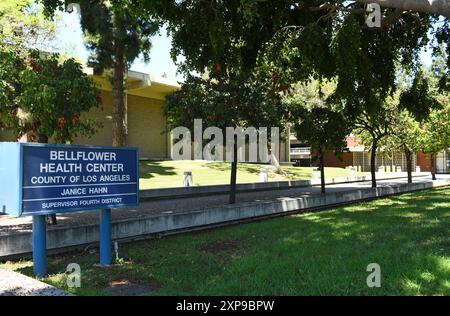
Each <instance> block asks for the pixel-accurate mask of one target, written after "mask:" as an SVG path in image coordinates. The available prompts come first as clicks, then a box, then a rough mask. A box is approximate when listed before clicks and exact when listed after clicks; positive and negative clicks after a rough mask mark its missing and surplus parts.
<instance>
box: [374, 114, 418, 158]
mask: <svg viewBox="0 0 450 316" xmlns="http://www.w3.org/2000/svg"><path fill="white" fill-rule="evenodd" d="M382 144H383V147H384V149H385V151H387V152H398V151H405V150H407V151H409V152H412V153H417V152H419V151H420V150H421V147H422V143H421V129H420V124H419V122H418V121H417V120H416V118H415V117H413V116H412V115H411V114H410V112H408V111H407V110H403V111H400V112H399V113H398V118H397V120H396V124H395V125H394V126H393V127H392V134H390V135H389V136H388V137H387V138H386V139H385V140H383V142H382Z"/></svg>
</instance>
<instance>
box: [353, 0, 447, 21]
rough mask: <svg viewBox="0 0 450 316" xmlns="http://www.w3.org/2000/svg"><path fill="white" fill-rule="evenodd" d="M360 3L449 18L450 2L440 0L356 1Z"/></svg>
mask: <svg viewBox="0 0 450 316" xmlns="http://www.w3.org/2000/svg"><path fill="white" fill-rule="evenodd" d="M356 1H357V2H362V3H378V4H379V5H380V6H382V7H386V8H394V9H401V10H404V11H416V12H424V13H429V14H438V15H443V16H446V17H448V18H450V2H449V1H442V0H356Z"/></svg>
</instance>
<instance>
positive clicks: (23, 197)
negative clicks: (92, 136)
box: [0, 143, 139, 216]
mask: <svg viewBox="0 0 450 316" xmlns="http://www.w3.org/2000/svg"><path fill="white" fill-rule="evenodd" d="M0 150H1V151H0V163H1V167H0V176H2V179H1V180H0V181H1V183H0V211H1V208H2V207H3V209H4V212H6V213H10V214H15V215H18V216H26V215H44V214H54V213H63V212H73V211H83V210H98V209H109V208H124V207H133V206H137V205H138V202H139V175H138V173H139V168H138V157H139V156H138V150H137V149H136V148H121V147H87V146H62V145H41V144H18V143H1V144H0ZM5 156H6V157H5ZM14 156H16V157H14ZM17 156H18V157H17ZM14 159H17V160H18V161H20V162H21V163H19V164H17V163H16V164H15V163H13V162H11V163H8V161H9V162H10V161H11V160H14ZM17 160H16V161H17ZM5 168H6V169H8V170H5ZM17 168H18V170H14V169H17ZM8 174H9V177H8ZM16 174H17V175H16ZM5 175H6V176H7V177H6V178H5V177H4V176H5ZM7 178H9V179H10V181H8V180H7ZM5 181H8V182H5ZM5 186H8V187H9V191H11V189H12V190H13V191H15V190H18V191H19V192H18V193H17V194H12V195H13V196H17V197H19V203H15V201H14V199H13V200H11V196H10V197H5V196H4V194H2V192H1V191H3V190H2V188H4V187H5ZM5 191H6V192H8V190H5ZM2 200H3V201H2ZM14 205H16V207H15V206H14ZM17 206H18V209H19V210H18V212H17V210H15V208H17Z"/></svg>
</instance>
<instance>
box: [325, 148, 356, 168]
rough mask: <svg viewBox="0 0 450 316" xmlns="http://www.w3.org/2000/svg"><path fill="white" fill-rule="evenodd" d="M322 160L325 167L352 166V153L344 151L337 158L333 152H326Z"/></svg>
mask: <svg viewBox="0 0 450 316" xmlns="http://www.w3.org/2000/svg"><path fill="white" fill-rule="evenodd" d="M324 158H325V159H324V162H325V166H326V167H338V168H345V167H348V166H353V153H350V152H344V153H342V154H341V157H340V159H339V157H338V156H336V155H335V154H334V153H331V152H328V153H326V154H325V157H324Z"/></svg>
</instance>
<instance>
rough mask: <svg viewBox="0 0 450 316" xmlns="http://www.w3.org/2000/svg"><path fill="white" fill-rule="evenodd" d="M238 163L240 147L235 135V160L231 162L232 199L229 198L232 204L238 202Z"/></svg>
mask: <svg viewBox="0 0 450 316" xmlns="http://www.w3.org/2000/svg"><path fill="white" fill-rule="evenodd" d="M237 165H238V147H237V139H236V137H235V138H234V145H233V162H232V163H231V179H230V199H229V203H230V204H235V203H236V182H237Z"/></svg>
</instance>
